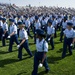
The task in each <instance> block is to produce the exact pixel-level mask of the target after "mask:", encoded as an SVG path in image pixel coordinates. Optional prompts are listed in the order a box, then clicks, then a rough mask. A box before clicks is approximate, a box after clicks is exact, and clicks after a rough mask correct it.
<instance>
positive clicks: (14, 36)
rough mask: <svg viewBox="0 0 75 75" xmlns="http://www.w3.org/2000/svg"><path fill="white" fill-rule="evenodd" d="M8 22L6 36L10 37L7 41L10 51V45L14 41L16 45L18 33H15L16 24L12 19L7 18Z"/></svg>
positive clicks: (10, 50)
mask: <svg viewBox="0 0 75 75" xmlns="http://www.w3.org/2000/svg"><path fill="white" fill-rule="evenodd" d="M9 22H10V29H9V31H10V35H9V36H8V38H9V39H10V42H9V49H8V51H9V52H12V45H13V43H14V42H16V44H17V45H18V44H19V43H18V35H17V26H16V25H15V24H14V19H9Z"/></svg>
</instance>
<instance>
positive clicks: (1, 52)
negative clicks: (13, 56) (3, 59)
mask: <svg viewBox="0 0 75 75" xmlns="http://www.w3.org/2000/svg"><path fill="white" fill-rule="evenodd" d="M16 51H18V50H17V49H16V50H13V51H12V52H16ZM7 53H10V52H8V51H7V52H5V51H0V54H7Z"/></svg>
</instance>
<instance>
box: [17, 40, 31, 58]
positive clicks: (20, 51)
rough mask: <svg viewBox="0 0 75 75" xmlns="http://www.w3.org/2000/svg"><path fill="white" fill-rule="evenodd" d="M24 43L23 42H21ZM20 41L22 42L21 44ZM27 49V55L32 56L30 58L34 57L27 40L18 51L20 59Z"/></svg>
mask: <svg viewBox="0 0 75 75" xmlns="http://www.w3.org/2000/svg"><path fill="white" fill-rule="evenodd" d="M21 41H22V40H21ZM21 41H20V42H21ZM23 48H25V49H26V51H27V53H28V54H29V55H30V57H32V52H31V51H30V49H29V44H28V40H25V42H24V43H23V44H22V45H21V46H20V48H19V50H18V58H19V59H22V49H23Z"/></svg>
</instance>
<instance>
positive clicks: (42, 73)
mask: <svg viewBox="0 0 75 75" xmlns="http://www.w3.org/2000/svg"><path fill="white" fill-rule="evenodd" d="M44 74H46V73H45V71H42V72H40V73H38V75H44Z"/></svg>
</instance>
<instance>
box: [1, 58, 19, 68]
mask: <svg viewBox="0 0 75 75" xmlns="http://www.w3.org/2000/svg"><path fill="white" fill-rule="evenodd" d="M15 62H18V60H17V59H4V60H0V67H4V66H5V65H8V64H12V63H15Z"/></svg>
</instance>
